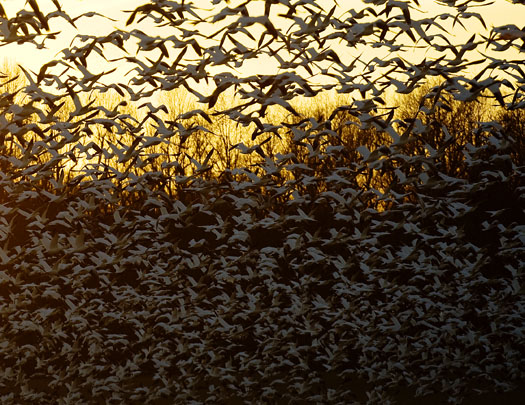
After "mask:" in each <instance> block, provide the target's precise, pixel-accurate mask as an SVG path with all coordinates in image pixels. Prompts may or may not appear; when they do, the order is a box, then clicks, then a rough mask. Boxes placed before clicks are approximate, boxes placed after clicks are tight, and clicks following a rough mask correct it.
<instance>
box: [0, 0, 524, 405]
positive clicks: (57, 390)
mask: <svg viewBox="0 0 525 405" xmlns="http://www.w3.org/2000/svg"><path fill="white" fill-rule="evenodd" d="M39 3H42V4H40V5H39V4H37V2H36V1H29V2H28V4H27V5H26V6H25V7H26V8H25V9H21V10H20V11H19V12H18V13H17V14H16V15H6V13H5V11H3V10H2V9H1V8H0V24H2V27H3V28H2V30H1V32H0V42H1V43H2V44H8V43H11V42H19V43H25V42H27V43H33V44H34V45H35V50H37V49H38V48H39V47H42V46H45V41H53V40H54V37H55V36H57V35H58V36H59V34H53V31H52V30H53V22H54V21H55V20H56V19H64V20H66V21H67V22H69V23H70V24H72V25H74V26H76V24H78V22H79V21H81V20H82V19H86V18H103V17H99V16H97V15H94V14H93V15H84V16H78V18H76V16H74V15H73V13H72V12H71V11H70V10H69V9H67V7H66V5H60V4H59V2H58V1H53V2H52V3H53V5H50V6H49V7H47V6H46V8H45V7H44V4H43V3H44V2H43V1H42V2H39ZM211 3H213V6H214V7H215V8H213V9H212V10H211V11H210V10H202V9H199V8H198V7H197V6H195V5H193V4H192V3H185V2H184V1H182V2H181V3H179V2H177V1H165V0H151V1H150V2H146V4H144V5H141V6H140V7H138V8H136V9H135V10H134V11H132V12H130V13H128V14H127V16H126V19H125V21H124V23H125V24H124V27H123V28H119V29H117V28H116V29H115V31H113V32H112V33H110V34H108V35H107V36H103V37H96V36H90V35H86V34H83V33H79V36H78V38H77V40H76V41H77V42H74V43H73V44H72V45H71V46H70V47H69V48H67V49H65V50H64V51H63V53H62V54H61V55H59V56H58V57H57V59H56V60H54V61H50V62H47V63H46V64H44V65H43V66H42V68H41V69H40V71H39V72H31V70H29V69H25V68H24V67H23V66H22V75H23V76H24V77H25V80H26V84H25V87H24V88H23V89H21V90H12V91H11V90H4V92H3V94H2V95H1V97H0V108H1V109H2V110H1V111H2V113H1V116H0V137H1V138H2V141H3V144H4V146H3V147H0V402H2V403H5V404H10V403H12V404H21V403H34V404H37V403H38V404H55V403H60V404H67V403H74V404H79V403H107V404H113V403H114V404H120V403H130V404H132V403H146V404H163V403H166V404H171V403H176V404H201V403H207V404H218V403H228V404H230V403H232V404H235V403H239V404H240V403H247V404H248V403H250V404H251V403H282V404H288V403H290V404H291V403H322V404H349V403H370V404H372V403H378V404H386V403H389V402H392V403H394V402H398V403H409V401H424V402H425V403H439V401H444V402H446V401H449V402H452V403H461V402H463V401H477V400H479V398H480V395H482V394H487V393H501V392H505V391H515V390H517V389H521V390H523V381H524V378H525V294H524V293H525V290H524V287H523V282H524V280H523V277H524V275H523V269H524V263H525V213H524V210H523V207H524V206H525V204H524V203H525V201H524V199H525V197H524V196H525V193H524V191H525V182H524V180H525V165H524V159H523V156H524V155H525V147H524V145H525V143H524V135H523V132H520V131H519V130H511V128H510V127H509V126H507V125H505V123H503V122H499V121H497V120H490V121H484V122H481V121H480V122H477V123H476V129H475V130H473V131H476V136H475V138H473V139H475V141H469V142H467V141H464V140H462V139H460V138H459V136H458V135H457V132H454V131H452V130H450V131H449V128H447V126H446V125H444V124H442V123H437V124H436V121H435V120H428V119H425V117H431V116H432V117H435V116H436V115H435V114H436V112H437V111H441V112H443V111H444V112H446V111H448V110H450V105H451V103H452V101H451V100H452V99H455V100H458V101H460V102H465V103H466V102H476V100H478V99H479V100H481V99H483V100H488V102H489V103H492V104H497V105H498V106H499V108H501V109H503V110H504V111H508V112H515V113H516V114H518V113H519V112H520V111H521V109H523V107H524V105H525V104H524V101H523V100H524V99H523V90H524V83H525V74H524V73H523V70H522V65H523V61H521V60H519V59H513V60H507V59H504V58H503V56H500V55H506V54H505V53H504V52H505V51H508V50H509V49H510V50H513V51H514V52H517V53H518V54H520V55H521V57H522V55H523V45H522V42H523V43H525V42H524V41H523V38H525V33H524V31H523V30H520V29H519V28H518V27H512V26H506V27H496V28H487V27H486V24H485V22H484V21H483V18H482V15H481V14H476V11H478V9H477V8H471V6H472V5H473V4H474V2H469V1H466V2H463V3H461V4H460V3H459V2H455V1H452V0H451V1H443V2H442V3H443V4H445V5H447V6H448V10H449V13H444V14H442V15H441V17H440V18H438V17H436V18H428V17H425V18H423V17H422V15H421V13H419V12H418V10H420V9H421V8H422V6H424V4H423V5H419V4H418V2H417V1H406V2H405V1H391V0H384V1H383V0H373V1H372V0H370V1H368V0H367V1H365V2H364V3H365V4H364V7H363V8H362V9H361V8H360V9H358V10H353V9H352V10H347V9H345V8H344V7H342V5H337V4H336V3H335V2H334V4H333V7H332V6H329V7H326V5H324V4H323V5H321V4H320V3H321V2H316V1H304V0H298V1H291V0H290V1H288V0H282V1H265V2H253V3H257V4H259V3H260V7H259V8H260V10H259V8H257V7H254V6H251V5H250V4H249V2H245V3H241V2H233V1H232V2H230V3H231V4H230V3H228V6H225V5H224V4H222V3H221V4H219V3H220V2H219V1H213V2H211ZM233 3H235V4H233ZM478 3H483V2H475V4H476V5H479V4H478ZM221 7H222V8H221ZM515 7H516V8H517V9H520V10H521V8H520V7H523V6H522V5H520V4H516V5H515ZM94 11H95V10H94ZM521 12H522V11H521ZM257 13H259V14H257ZM467 18H468V19H469V23H471V22H472V21H471V20H472V19H475V20H476V23H477V25H478V26H480V27H481V28H483V27H484V28H485V29H486V32H487V35H486V36H484V35H483V34H477V35H475V36H474V37H472V38H470V39H469V40H468V41H467V42H466V44H463V45H461V44H452V43H450V41H453V40H452V39H450V40H449V39H448V38H447V32H448V31H447V30H448V29H449V28H450V27H448V26H447V25H446V24H450V25H451V26H456V24H458V25H461V24H462V23H465V24H466V22H465V19H467ZM149 20H151V21H150V22H151V24H152V26H156V27H157V28H156V29H158V31H155V33H154V34H148V33H147V32H146V28H147V27H148V26H146V28H144V27H143V26H141V25H140V24H144V23H145V22H146V21H149ZM283 21H284V22H283ZM285 22H286V23H287V24H288V25H283V24H285ZM220 24H222V25H220ZM210 26H213V27H217V28H216V29H215V30H213V31H210ZM158 27H162V28H158ZM201 27H203V28H201ZM283 27H286V29H285V28H283ZM205 28H206V29H205ZM208 31H210V34H206V33H207V32H208ZM168 34H169V35H168ZM241 39H242V40H241ZM336 41H338V42H337V43H338V45H337V46H338V47H343V48H338V47H335V46H333V43H335V42H336ZM414 43H416V44H417V45H418V46H419V45H422V46H426V47H428V49H429V50H431V51H432V52H437V54H432V53H429V55H431V56H428V57H423V59H422V60H418V61H417V62H415V63H411V62H410V61H408V60H406V59H405V58H403V57H400V56H398V54H397V53H393V54H391V56H390V57H389V58H383V59H380V58H378V57H373V58H371V59H370V60H369V61H361V59H360V58H359V57H356V56H352V57H351V58H350V59H348V57H347V55H346V54H345V52H344V50H349V51H350V50H351V51H352V52H353V51H356V50H357V51H359V50H361V49H366V48H367V47H368V48H370V47H375V48H380V49H383V48H386V49H389V50H392V51H393V52H400V51H403V50H405V49H408V48H410V47H412V46H413V45H414ZM447 43H448V45H447ZM11 46H12V45H11ZM107 46H115V47H116V48H118V49H119V50H121V51H122V52H123V54H125V53H126V52H127V50H130V52H129V55H128V54H126V55H124V56H122V58H116V59H110V58H107V59H108V61H107V63H108V66H106V65H104V69H103V70H102V71H101V73H91V72H98V71H100V69H98V68H97V66H98V65H97V62H96V61H97V60H98V59H93V58H94V57H97V58H102V57H103V56H104V52H105V51H106V49H107ZM133 47H137V52H136V55H135V50H136V49H135V48H133ZM131 49H133V51H131ZM334 49H335V50H334ZM458 49H459V50H458ZM478 50H479V51H480V52H485V51H486V52H487V55H484V54H482V56H483V57H481V56H480V55H479V54H476V55H477V56H478V58H481V59H479V60H478V61H477V62H476V64H477V65H481V67H480V68H479V69H478V70H477V71H476V72H475V73H471V70H469V69H470V67H471V65H472V64H473V63H474V60H473V59H471V58H473V57H474V56H473V55H474V54H475V52H477V51H478ZM489 51H490V52H492V53H490V55H489V54H488V52H489ZM429 52H430V51H429ZM520 52H521V53H520ZM132 55H134V56H132ZM175 55H176V56H175ZM434 55H435V56H434ZM468 55H470V56H468ZM254 58H255V59H257V58H273V60H274V61H276V63H278V66H279V67H280V69H281V70H280V71H279V72H278V73H276V74H270V75H263V74H260V75H250V76H243V75H242V74H241V73H239V70H238V69H240V68H241V67H242V65H243V63H245V62H246V61H247V60H249V59H254ZM498 58H500V59H498ZM352 61H353V62H352ZM125 63H126V64H127V65H125V66H126V67H125V70H129V66H130V64H131V66H132V69H134V70H133V73H132V77H131V78H130V77H129V76H128V77H127V79H129V81H127V82H126V83H120V82H117V83H115V82H106V81H105V79H106V72H109V71H111V70H112V69H113V67H115V69H117V68H120V67H121V66H123V65H124V64H125ZM88 69H89V70H88ZM217 69H224V71H220V70H217ZM363 72H365V73H363ZM317 76H322V77H325V78H331V79H333V80H332V81H331V82H330V81H324V82H323V81H316V80H314V79H315V78H316V77H317ZM431 76H432V77H438V79H439V80H438V81H436V82H434V83H436V84H435V85H431V86H430V87H429V88H428V91H427V93H426V94H424V95H423V96H422V97H423V98H422V99H421V102H420V105H419V106H418V108H417V110H416V113H415V115H414V116H413V117H412V118H403V119H402V118H399V117H398V116H397V115H396V114H395V109H394V108H390V107H388V106H387V105H386V104H387V100H386V97H385V95H384V94H385V92H386V91H387V90H388V89H390V88H391V87H393V88H394V90H395V91H397V92H399V93H410V92H412V91H413V90H416V89H417V88H419V87H420V86H421V85H423V84H425V83H426V82H427V80H428V78H429V77H431ZM9 80H10V79H9V78H7V77H6V79H5V81H6V82H7V81H9ZM204 81H208V82H209V83H210V86H211V87H209V88H206V89H201V88H197V86H196V85H195V84H196V83H197V84H200V83H201V82H204ZM5 85H6V83H4V86H5ZM179 87H184V88H186V91H188V92H190V93H192V94H193V95H194V96H195V97H196V99H197V100H198V102H200V105H201V106H202V108H201V109H194V110H191V111H187V112H185V114H181V116H179V117H177V118H176V119H174V120H172V119H165V118H163V116H162V110H163V109H166V107H165V106H162V105H158V104H156V101H155V99H154V97H155V95H156V94H157V93H159V92H162V91H170V90H173V89H176V88H179ZM3 88H4V89H7V87H3ZM334 89H335V90H338V91H341V92H345V93H349V94H351V95H352V96H355V98H354V99H353V101H352V102H351V103H349V104H347V105H342V106H338V107H337V108H336V109H334V111H332V113H331V114H327V115H323V116H316V117H314V116H304V114H303V113H300V112H298V110H297V109H296V108H295V107H294V103H293V99H294V97H311V96H314V95H315V94H318V93H322V92H324V91H328V90H334ZM231 90H233V91H234V92H235V95H236V96H238V97H240V98H241V99H242V100H243V101H242V103H241V104H238V103H237V104H234V105H232V106H231V107H228V108H226V107H221V109H214V107H215V106H216V104H217V100H218V99H219V97H220V96H221V94H222V93H223V92H226V91H231ZM104 91H115V92H116V93H118V94H119V95H120V96H121V97H123V98H125V99H128V101H129V102H130V103H133V102H136V103H138V104H142V105H143V106H144V105H146V107H144V108H146V109H147V110H148V113H147V114H146V116H145V118H144V120H143V121H140V120H139V119H135V118H134V117H131V116H130V115H129V114H126V113H124V112H122V111H121V110H119V107H120V105H118V106H113V107H114V108H112V109H111V108H107V107H102V106H100V105H97V102H96V100H99V99H93V100H95V101H92V102H90V101H89V98H84V97H83V95H89V94H91V93H92V92H99V93H103V92H104ZM20 94H24V96H23V97H19V95H20ZM66 102H68V103H70V104H71V108H70V111H69V112H68V113H67V114H62V113H61V112H60V111H61V108H62V107H63V106H64V105H66ZM484 102H486V101H484ZM276 105H277V106H280V108H282V109H284V110H285V111H287V112H288V113H289V115H290V116H291V117H292V118H293V119H290V120H287V121H286V122H284V121H283V122H269V121H268V120H266V119H265V118H266V116H267V111H269V110H271V108H274V107H275V106H276ZM341 112H344V113H346V114H348V117H349V118H348V121H347V122H343V123H340V126H341V125H342V126H344V125H347V126H349V127H352V128H354V129H355V131H357V132H355V133H367V134H371V133H377V134H383V135H382V136H384V137H383V138H381V139H383V140H385V139H386V140H387V141H385V142H383V144H373V143H368V144H367V143H366V142H363V144H361V145H355V144H353V146H349V143H348V142H346V141H345V142H343V140H342V139H341V135H340V134H341V132H339V130H340V127H339V128H335V127H334V126H335V124H334V122H335V119H336V116H337V114H339V113H341ZM188 117H190V118H191V117H201V118H202V119H203V120H204V121H199V122H200V123H204V124H202V125H200V124H199V125H196V124H195V122H197V121H195V122H194V123H189V122H188ZM221 117H222V118H227V119H228V120H231V121H233V122H234V123H236V124H238V126H239V127H245V128H246V130H247V132H246V133H247V134H248V136H247V138H246V139H245V141H243V143H242V146H241V144H239V143H237V144H235V145H233V148H237V149H240V150H242V151H243V152H245V153H246V154H249V155H250V156H252V160H251V161H250V162H249V163H247V164H246V165H244V166H241V167H226V168H224V169H221V170H220V171H218V170H217V169H214V168H213V164H214V163H213V162H214V160H213V159H214V157H213V149H211V150H205V151H201V152H200V155H199V156H195V155H193V156H192V155H191V154H192V151H193V152H195V148H193V149H192V146H191V145H190V144H185V143H184V142H182V143H181V138H183V139H186V137H187V136H188V134H191V133H199V134H201V135H200V136H207V134H208V132H206V128H205V127H204V126H205V123H206V122H207V121H209V122H212V121H213V120H215V119H219V118H221ZM438 124H439V125H438ZM147 125H152V127H150V128H153V133H149V132H148V133H147V132H146V131H145V129H144V128H145V127H146V126H147ZM436 125H437V127H436ZM101 128H102V129H101ZM436 128H437V130H436ZM97 130H98V131H99V132H97ZM104 131H106V132H104ZM199 131H200V132H199ZM359 131H362V132H359ZM366 131H368V132H366ZM352 133H354V132H352ZM104 134H106V135H104ZM429 134H433V136H434V135H436V134H439V136H438V137H437V138H436V137H434V138H431V137H430V135H429ZM250 135H251V136H250ZM268 135H271V136H272V137H277V138H278V137H284V136H289V137H290V139H292V141H293V142H294V144H295V145H296V148H295V149H294V150H293V151H286V153H285V152H284V151H282V153H272V154H269V153H268V151H267V149H264V148H263V147H262V146H261V145H259V144H258V143H257V142H261V141H262V140H263V139H267V136H268ZM97 136H98V138H97ZM104 136H105V137H106V138H104ZM436 136H437V135H436ZM385 137H386V138H385ZM172 144H176V145H177V147H178V149H177V151H178V153H179V155H176V154H173V151H171V150H169V148H168V147H167V146H169V145H172ZM164 146H166V147H165V148H164ZM266 146H267V145H266ZM348 156H351V157H352V158H351V159H349V158H348ZM452 156H454V159H456V160H457V161H458V162H460V163H458V166H454V167H451V165H450V162H451V160H452ZM458 156H459V157H458ZM179 158H180V159H181V160H182V159H186V161H188V162H191V164H192V166H191V167H186V168H183V169H180V168H179V167H178V166H177V163H176V162H177V159H179ZM72 161H73V162H74V163H75V166H74V169H71V167H72V163H71V162H72ZM153 168H157V169H156V170H154V169H153ZM520 384H521V385H520ZM415 398H418V399H415Z"/></svg>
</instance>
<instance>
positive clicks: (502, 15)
mask: <svg viewBox="0 0 525 405" xmlns="http://www.w3.org/2000/svg"><path fill="white" fill-rule="evenodd" d="M324 2H326V3H331V4H333V1H330V0H325V1H324ZM25 3H26V1H25V0H8V1H4V2H2V4H3V6H4V8H5V10H6V13H7V15H8V17H12V16H13V15H14V14H15V13H16V12H17V11H18V10H20V9H21V8H23V7H24V4H25ZM144 3H147V2H146V1H145V0H89V1H88V0H61V4H62V6H63V9H64V10H65V11H66V12H67V13H68V14H69V15H70V16H71V17H74V16H77V15H80V14H82V13H85V12H89V11H96V12H98V13H100V14H103V15H106V16H108V17H112V18H114V19H115V20H117V21H115V22H113V21H110V20H107V19H104V18H101V17H97V16H95V17H92V18H85V19H82V22H79V23H78V24H77V25H78V29H79V32H80V33H84V34H91V35H95V34H96V35H102V34H104V33H108V32H111V31H112V30H113V29H114V28H123V29H125V21H126V19H127V18H128V16H129V14H125V13H123V12H122V10H133V9H134V8H136V7H137V6H140V5H142V4H144ZM194 3H195V4H198V5H200V6H202V7H204V8H207V9H208V10H210V9H211V8H212V7H213V6H212V2H211V1H209V0H208V1H206V0H197V1H194ZM234 3H235V2H234ZM320 3H323V1H320ZM348 3H349V4H352V6H351V8H356V9H359V8H360V7H362V6H363V5H364V3H362V2H360V1H355V2H348ZM420 3H421V8H422V9H423V10H425V11H427V12H428V16H431V15H436V14H437V13H439V12H443V10H444V8H440V7H439V6H438V5H437V4H436V2H435V1H431V0H422V1H420ZM38 4H39V6H40V8H41V9H42V10H43V11H44V12H50V11H53V10H55V6H54V5H53V3H52V2H51V0H39V1H38ZM232 4H233V3H232ZM232 4H230V5H229V6H230V7H231V6H232ZM257 4H260V5H261V6H263V4H264V3H263V2H257ZM339 4H342V3H341V2H339ZM26 7H29V6H26ZM222 7H224V6H222V5H221V8H222ZM329 7H331V6H330V5H327V9H329ZM449 10H450V11H451V12H453V10H452V9H449ZM470 11H477V12H479V13H481V14H482V15H483V17H484V19H485V22H486V23H487V26H488V27H489V29H490V27H491V26H500V25H505V24H516V25H517V26H518V27H519V28H521V27H522V25H523V24H524V23H523V22H524V21H525V6H523V5H514V4H512V3H511V2H509V1H507V0H495V2H494V3H493V4H492V5H490V6H487V7H473V8H472V9H471V10H470ZM420 18H421V17H420ZM52 22H54V23H55V24H53V25H52V30H53V31H60V35H58V39H56V40H54V41H51V40H50V41H47V42H46V47H47V49H44V50H37V49H35V47H34V46H31V45H23V46H21V45H17V44H13V45H9V46H4V47H1V48H0V58H8V59H11V60H14V61H16V62H17V63H20V64H22V65H23V66H25V67H27V68H29V69H32V70H38V69H39V67H40V66H41V65H42V63H45V62H47V61H50V60H52V59H55V58H56V57H57V55H58V54H59V53H60V51H61V50H62V49H64V48H67V47H69V46H70V43H71V40H72V38H73V37H74V36H75V34H77V32H76V31H75V30H74V28H73V27H72V26H70V25H69V24H67V23H66V22H64V21H63V20H61V19H55V20H52ZM468 22H469V24H471V25H470V26H467V28H469V30H467V31H465V30H464V29H463V28H461V27H460V26H459V25H457V26H456V31H454V32H453V33H450V35H451V36H455V37H456V39H455V40H453V41H452V42H456V43H457V42H459V41H461V40H466V39H468V37H470V36H471V35H472V31H471V30H473V31H475V30H478V29H480V28H481V25H480V24H479V22H478V21H477V20H476V19H470V20H468ZM146 28H147V26H146ZM141 29H143V30H144V26H142V27H141ZM108 51H109V52H110V54H108V56H109V57H111V56H112V55H111V51H110V48H108ZM252 68H253V69H261V64H260V63H257V62H256V61H254V62H253V63H251V65H250V64H248V66H247V69H248V70H250V69H252ZM249 73H250V74H251V72H249Z"/></svg>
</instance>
